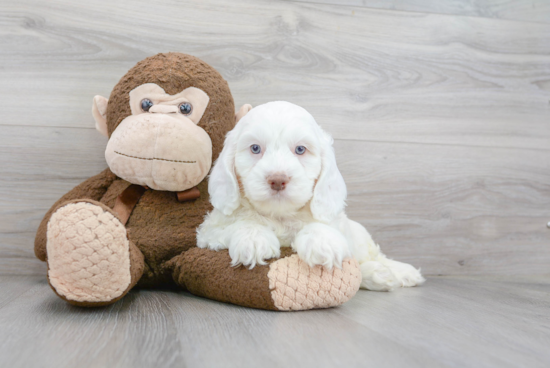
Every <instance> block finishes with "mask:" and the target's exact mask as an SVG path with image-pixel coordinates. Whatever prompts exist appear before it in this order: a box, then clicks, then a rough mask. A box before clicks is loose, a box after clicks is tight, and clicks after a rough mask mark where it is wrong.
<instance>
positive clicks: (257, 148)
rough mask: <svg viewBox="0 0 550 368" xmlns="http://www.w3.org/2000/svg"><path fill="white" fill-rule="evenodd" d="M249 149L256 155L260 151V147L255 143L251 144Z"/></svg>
mask: <svg viewBox="0 0 550 368" xmlns="http://www.w3.org/2000/svg"><path fill="white" fill-rule="evenodd" d="M250 151H251V152H252V153H253V154H255V155H257V154H258V153H260V152H262V147H260V146H259V145H257V144H253V145H252V146H250Z"/></svg>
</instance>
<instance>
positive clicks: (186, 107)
mask: <svg viewBox="0 0 550 368" xmlns="http://www.w3.org/2000/svg"><path fill="white" fill-rule="evenodd" d="M179 109H180V112H181V113H182V114H183V115H189V114H191V111H193V106H192V105H191V104H190V103H189V102H184V103H182V104H180V106H179Z"/></svg>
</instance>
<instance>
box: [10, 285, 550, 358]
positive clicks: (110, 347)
mask: <svg viewBox="0 0 550 368" xmlns="http://www.w3.org/2000/svg"><path fill="white" fill-rule="evenodd" d="M509 280H510V279H509V278H508V281H507V280H506V279H493V280H491V279H475V278H432V279H430V280H428V283H427V284H426V285H425V286H423V287H420V288H413V289H403V290H398V291H396V292H392V293H376V292H368V291H360V292H359V293H358V294H357V295H356V296H355V298H353V299H352V300H351V301H350V302H348V303H346V304H344V305H343V306H341V307H338V308H333V309H327V310H320V311H308V312H296V313H292V312H291V313H280V312H268V311H260V310H251V309H246V308H242V307H237V306H232V305H227V304H222V303H218V302H214V301H209V300H205V299H201V298H197V297H194V296H192V295H190V294H187V293H184V292H179V293H175V292H169V291H154V292H153V291H143V290H142V291H138V290H135V291H132V292H131V293H130V294H129V295H127V296H126V297H125V298H124V299H123V300H121V301H119V302H117V303H116V304H114V305H112V306H110V307H106V308H98V309H93V310H89V309H79V308H76V307H72V306H70V305H68V304H67V303H65V302H64V301H62V300H61V299H59V298H58V297H57V296H55V295H54V293H53V292H52V291H51V289H50V287H49V286H48V285H47V284H46V282H45V280H44V279H43V278H40V277H37V276H11V277H6V276H0V365H1V366H2V367H31V366H41V367H44V368H48V367H83V368H84V367H105V366H110V367H111V366H112V367H121V368H123V367H134V368H136V367H151V366H155V367H159V368H163V367H260V366H261V367H287V366H292V367H294V366H300V367H316V368H318V367H341V366H346V367H365V366H373V367H403V366H407V367H413V368H414V367H518V366H525V367H532V368H534V367H547V366H548V364H549V363H550V353H549V352H548V349H547V347H548V344H549V343H550V334H549V333H548V331H549V329H550V321H549V319H548V316H547V315H548V313H547V311H548V305H549V303H550V280H549V279H548V278H545V279H541V278H529V279H525V280H522V281H518V280H517V279H515V281H513V282H510V281H509Z"/></svg>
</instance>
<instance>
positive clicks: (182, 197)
mask: <svg viewBox="0 0 550 368" xmlns="http://www.w3.org/2000/svg"><path fill="white" fill-rule="evenodd" d="M177 196H178V201H180V202H187V201H192V200H193V199H197V198H199V197H200V196H201V192H200V191H199V190H198V189H197V187H193V188H191V189H187V190H184V191H183V192H178V193H177Z"/></svg>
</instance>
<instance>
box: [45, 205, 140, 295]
mask: <svg viewBox="0 0 550 368" xmlns="http://www.w3.org/2000/svg"><path fill="white" fill-rule="evenodd" d="M46 247H47V254H48V277H49V279H50V284H51V285H52V287H53V288H55V290H56V291H57V293H58V294H59V295H62V296H64V297H65V298H67V299H69V300H75V301H79V302H105V301H110V300H113V299H115V298H116V297H118V296H120V295H122V293H123V292H124V291H126V289H127V288H128V286H129V285H130V282H131V275H130V243H129V241H128V238H127V236H126V229H125V228H124V226H123V225H122V224H121V223H120V221H119V220H118V219H117V218H116V217H115V216H113V214H111V213H110V212H107V211H105V210H103V209H102V208H101V207H99V206H96V205H94V204H91V203H88V202H77V203H70V204H68V205H66V206H63V207H61V208H59V209H58V210H57V211H56V212H55V213H54V214H53V215H52V217H51V219H50V221H49V222H48V233H47V245H46Z"/></svg>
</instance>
